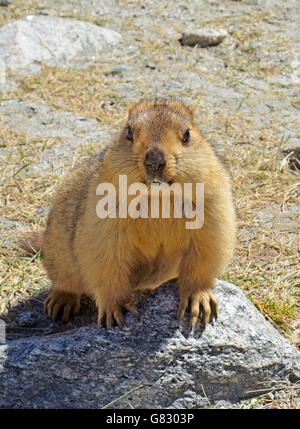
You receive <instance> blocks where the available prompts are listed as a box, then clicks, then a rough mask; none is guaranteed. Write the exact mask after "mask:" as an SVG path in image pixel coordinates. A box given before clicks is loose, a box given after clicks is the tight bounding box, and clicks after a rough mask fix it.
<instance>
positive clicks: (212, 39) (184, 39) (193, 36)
mask: <svg viewBox="0 0 300 429" xmlns="http://www.w3.org/2000/svg"><path fill="white" fill-rule="evenodd" d="M227 34H228V33H227V31H226V30H214V29H212V28H203V29H201V30H196V31H193V32H184V33H182V36H181V38H180V39H178V40H179V42H180V44H181V45H182V46H192V47H193V46H196V45H197V46H200V47H201V48H206V47H207V46H215V45H219V44H220V43H221V42H222V41H223V40H224V39H225V37H226V36H227Z"/></svg>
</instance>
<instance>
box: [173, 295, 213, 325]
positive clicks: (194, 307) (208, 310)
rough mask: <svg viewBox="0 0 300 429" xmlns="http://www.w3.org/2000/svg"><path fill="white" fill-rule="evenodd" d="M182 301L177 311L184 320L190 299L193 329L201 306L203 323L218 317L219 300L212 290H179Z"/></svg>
mask: <svg viewBox="0 0 300 429" xmlns="http://www.w3.org/2000/svg"><path fill="white" fill-rule="evenodd" d="M179 295H180V301H179V306H178V311H177V317H178V319H179V320H182V319H183V317H184V314H185V312H186V309H187V307H188V304H189V301H190V308H191V312H190V320H189V323H190V326H191V330H192V331H193V330H194V328H195V326H196V323H197V320H198V317H199V313H200V306H201V324H202V325H204V326H205V325H206V324H207V323H208V322H209V321H210V318H211V317H214V318H217V314H218V301H217V300H216V298H215V297H214V295H213V293H212V291H211V290H207V291H198V292H194V293H188V292H185V291H184V290H182V289H181V290H179Z"/></svg>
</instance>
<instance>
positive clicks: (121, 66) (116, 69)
mask: <svg viewBox="0 0 300 429" xmlns="http://www.w3.org/2000/svg"><path fill="white" fill-rule="evenodd" d="M126 70H127V68H126V66H125V65H124V64H119V65H117V66H113V67H112V68H111V69H110V71H109V73H110V74H120V73H123V72H125V71H126Z"/></svg>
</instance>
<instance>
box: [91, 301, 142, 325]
mask: <svg viewBox="0 0 300 429" xmlns="http://www.w3.org/2000/svg"><path fill="white" fill-rule="evenodd" d="M123 308H124V309H126V310H128V311H130V312H131V313H132V314H134V315H135V316H137V315H138V311H137V308H136V306H135V304H134V303H132V302H128V303H127V304H124V305H123V306H122V305H114V306H112V305H110V304H108V305H106V306H104V305H99V306H98V324H99V325H104V326H106V327H107V328H109V329H110V328H112V327H113V325H114V324H115V322H116V323H117V325H118V326H119V327H120V328H122V329H123V328H124V324H125V322H124V316H123V311H122V310H123Z"/></svg>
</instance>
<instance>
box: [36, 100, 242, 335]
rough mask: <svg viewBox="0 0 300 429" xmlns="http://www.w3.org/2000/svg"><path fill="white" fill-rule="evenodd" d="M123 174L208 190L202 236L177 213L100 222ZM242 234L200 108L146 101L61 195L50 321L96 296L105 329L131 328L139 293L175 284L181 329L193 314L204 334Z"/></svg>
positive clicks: (50, 261)
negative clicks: (101, 192) (105, 190)
mask: <svg viewBox="0 0 300 429" xmlns="http://www.w3.org/2000/svg"><path fill="white" fill-rule="evenodd" d="M120 175H124V176H126V177H127V182H128V186H129V185H130V184H132V183H143V184H145V186H146V187H147V189H150V188H151V184H152V183H153V182H156V183H157V182H159V183H168V184H169V185H171V184H173V183H179V184H182V185H183V184H184V183H186V182H188V183H193V184H196V183H203V184H204V223H203V225H202V227H201V228H199V229H186V221H187V219H186V218H185V217H182V218H176V217H175V216H174V215H172V213H171V217H170V218H162V217H158V218H151V217H148V218H142V217H138V218H132V217H129V216H128V217H126V218H121V217H120V216H116V217H113V218H112V217H107V218H105V219H104V218H99V217H98V216H97V214H96V206H97V203H98V201H99V196H98V195H97V194H96V191H97V187H98V185H99V184H101V183H110V184H113V185H114V186H115V189H116V190H117V191H118V189H119V176H120ZM194 196H195V193H193V197H192V198H194ZM149 198H151V197H150V196H149ZM119 203H120V202H119ZM119 203H117V205H118V204H119ZM173 203H174V200H173ZM193 203H195V202H194V201H193ZM235 225H236V224H235V210H234V206H233V202H232V193H231V185H230V179H229V175H228V173H227V172H226V170H225V168H224V167H223V165H222V163H221V162H220V161H219V159H218V158H217V156H216V155H215V153H214V150H213V149H212V147H211V146H210V144H209V143H207V142H206V141H205V140H204V139H203V137H202V136H201V134H200V132H199V130H198V128H197V126H196V124H195V122H194V115H193V109H192V108H191V107H189V106H186V105H185V104H183V103H182V102H181V101H179V100H177V99H153V100H141V101H140V102H138V103H136V104H134V105H133V106H131V107H130V108H129V110H128V120H127V123H126V124H125V126H124V128H123V130H122V131H121V133H120V135H119V136H118V138H117V139H116V140H115V141H114V142H113V143H112V144H111V145H109V146H108V147H106V148H105V149H104V150H103V151H102V152H101V153H100V154H99V155H98V156H96V157H94V158H93V159H90V160H89V161H87V162H83V163H82V164H81V165H80V166H79V167H77V168H75V169H74V170H73V171H71V173H70V174H69V175H68V176H67V177H66V179H65V180H64V181H63V183H62V184H61V186H60V187H59V189H58V191H57V194H56V197H55V199H54V203H53V207H52V209H51V211H50V214H49V217H48V222H47V227H46V231H45V233H44V238H43V257H44V264H45V267H46V270H47V272H48V275H49V277H50V279H51V280H52V282H53V286H52V289H51V291H50V294H49V296H48V298H47V299H46V301H45V308H46V312H47V314H48V316H49V317H52V318H54V319H55V318H57V316H58V315H59V314H61V316H62V319H63V320H65V321H67V320H68V319H69V317H70V314H71V312H72V313H73V314H77V313H78V311H79V307H80V296H81V295H82V294H87V295H90V296H92V297H93V298H94V300H95V303H96V305H97V308H98V321H99V323H100V322H104V323H105V324H106V326H107V327H112V325H113V324H114V323H115V322H116V323H117V324H118V325H119V326H123V323H124V319H123V312H122V309H123V308H127V309H128V310H130V311H133V312H135V311H136V308H135V307H134V306H133V304H132V303H131V295H132V292H133V291H136V290H142V289H147V290H153V289H155V288H157V287H158V286H159V285H161V284H162V283H163V282H165V281H167V280H171V279H176V282H175V284H176V285H177V286H178V290H179V298H180V301H179V307H178V312H177V315H178V318H179V320H181V319H182V318H183V316H184V314H185V311H186V309H187V307H188V305H190V318H189V322H190V326H191V327H192V329H193V328H194V326H195V324H196V322H197V320H198V317H199V312H201V313H200V314H201V316H202V317H201V320H202V323H203V324H204V325H205V324H206V323H208V322H209V320H210V318H211V317H212V316H216V314H217V309H218V304H217V300H216V298H215V297H214V295H213V292H212V287H213V284H214V280H215V279H216V278H217V277H218V276H219V275H220V274H221V273H222V271H223V269H224V267H225V266H226V264H227V263H228V261H229V259H230V257H231V254H232V250H233V247H234V243H235V230H236V226H235Z"/></svg>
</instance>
